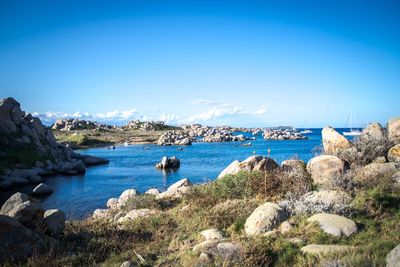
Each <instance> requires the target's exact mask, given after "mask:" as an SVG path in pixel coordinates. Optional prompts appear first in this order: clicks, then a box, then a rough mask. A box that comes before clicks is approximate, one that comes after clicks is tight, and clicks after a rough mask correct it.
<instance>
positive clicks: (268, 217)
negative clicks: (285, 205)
mask: <svg viewBox="0 0 400 267" xmlns="http://www.w3.org/2000/svg"><path fill="white" fill-rule="evenodd" d="M286 218H287V214H286V212H285V211H284V210H283V209H282V207H281V206H279V205H277V204H275V203H271V202H267V203H264V204H263V205H261V206H259V207H258V208H256V209H255V210H254V211H253V213H252V214H251V215H250V216H249V217H248V218H247V220H246V223H245V225H244V230H245V232H246V235H248V236H252V235H260V234H265V233H267V232H269V231H271V230H273V229H274V228H276V227H277V226H278V225H279V224H280V223H282V222H283V221H284V220H286Z"/></svg>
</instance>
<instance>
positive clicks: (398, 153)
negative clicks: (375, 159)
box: [387, 144, 400, 163]
mask: <svg viewBox="0 0 400 267" xmlns="http://www.w3.org/2000/svg"><path fill="white" fill-rule="evenodd" d="M387 158H388V160H389V161H391V162H396V163H400V144H397V145H395V146H394V147H392V148H391V149H389V152H388V155H387Z"/></svg>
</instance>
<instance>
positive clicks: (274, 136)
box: [263, 129, 308, 140]
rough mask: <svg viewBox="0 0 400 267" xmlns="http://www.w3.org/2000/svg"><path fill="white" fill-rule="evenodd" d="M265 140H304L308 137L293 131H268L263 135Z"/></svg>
mask: <svg viewBox="0 0 400 267" xmlns="http://www.w3.org/2000/svg"><path fill="white" fill-rule="evenodd" d="M263 137H264V139H265V140H304V139H308V137H307V136H305V135H303V134H301V133H300V132H297V131H295V130H293V129H267V130H265V131H264V133H263Z"/></svg>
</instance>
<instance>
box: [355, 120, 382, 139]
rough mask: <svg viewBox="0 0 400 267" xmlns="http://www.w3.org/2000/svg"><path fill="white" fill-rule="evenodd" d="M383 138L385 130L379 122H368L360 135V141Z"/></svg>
mask: <svg viewBox="0 0 400 267" xmlns="http://www.w3.org/2000/svg"><path fill="white" fill-rule="evenodd" d="M384 138H385V130H384V129H383V128H382V126H381V124H380V123H377V122H375V123H370V124H369V125H368V126H367V127H366V128H365V129H364V130H363V131H362V132H361V135H360V140H361V141H379V140H382V139H384Z"/></svg>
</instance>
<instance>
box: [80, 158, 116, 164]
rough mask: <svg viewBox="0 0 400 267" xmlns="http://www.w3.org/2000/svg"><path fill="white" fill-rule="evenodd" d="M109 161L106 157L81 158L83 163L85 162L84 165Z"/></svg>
mask: <svg viewBox="0 0 400 267" xmlns="http://www.w3.org/2000/svg"><path fill="white" fill-rule="evenodd" d="M109 162H110V161H109V160H108V159H103V158H99V157H94V156H87V157H84V158H83V163H85V165H86V166H96V165H102V164H107V163H109Z"/></svg>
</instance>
